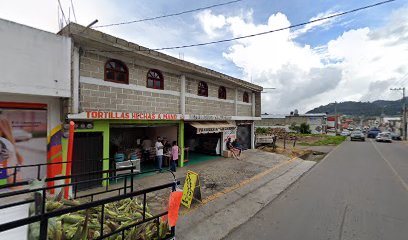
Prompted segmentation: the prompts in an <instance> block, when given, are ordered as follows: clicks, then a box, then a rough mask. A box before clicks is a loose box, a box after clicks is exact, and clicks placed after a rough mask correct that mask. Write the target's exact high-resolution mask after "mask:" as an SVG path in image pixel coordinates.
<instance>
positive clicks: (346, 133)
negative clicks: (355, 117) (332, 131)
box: [340, 130, 350, 136]
mask: <svg viewBox="0 0 408 240" xmlns="http://www.w3.org/2000/svg"><path fill="white" fill-rule="evenodd" d="M340 135H341V136H350V131H348V130H343V131H342V132H341V133H340Z"/></svg>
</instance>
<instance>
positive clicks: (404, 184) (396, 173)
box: [371, 141, 408, 192]
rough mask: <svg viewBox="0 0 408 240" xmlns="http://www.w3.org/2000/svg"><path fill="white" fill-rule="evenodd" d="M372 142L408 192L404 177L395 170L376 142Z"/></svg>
mask: <svg viewBox="0 0 408 240" xmlns="http://www.w3.org/2000/svg"><path fill="white" fill-rule="evenodd" d="M371 144H373V146H374V148H375V150H376V151H377V152H378V153H379V154H380V156H381V158H382V159H383V160H384V161H385V162H386V163H387V165H388V167H389V168H390V169H391V170H392V171H393V172H394V174H395V176H396V177H397V178H398V180H399V181H400V182H401V184H402V186H403V187H404V188H405V190H406V191H407V192H408V184H407V183H406V182H405V181H404V179H402V177H401V176H400V175H399V174H398V172H397V171H396V170H395V168H394V167H393V166H392V165H391V163H390V162H389V161H388V160H387V159H386V158H385V157H384V155H383V154H382V153H381V152H380V150H379V149H378V147H377V146H376V144H374V142H373V141H371Z"/></svg>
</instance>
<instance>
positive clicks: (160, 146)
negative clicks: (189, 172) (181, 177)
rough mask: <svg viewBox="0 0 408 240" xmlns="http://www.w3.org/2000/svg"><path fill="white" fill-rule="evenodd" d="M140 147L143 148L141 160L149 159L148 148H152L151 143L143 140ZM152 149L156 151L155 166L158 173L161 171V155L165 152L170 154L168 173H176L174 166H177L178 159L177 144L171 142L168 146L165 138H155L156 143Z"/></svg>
mask: <svg viewBox="0 0 408 240" xmlns="http://www.w3.org/2000/svg"><path fill="white" fill-rule="evenodd" d="M142 147H143V158H144V159H145V160H146V159H149V158H150V148H151V147H152V141H151V140H150V139H148V138H145V139H144V140H143V141H142ZM154 148H155V151H156V164H157V169H159V172H162V171H163V155H164V153H165V152H166V153H167V152H169V153H170V163H169V165H170V171H172V172H175V171H176V166H177V161H178V159H179V147H178V146H177V142H176V141H173V143H172V144H170V142H169V141H167V139H166V138H161V137H157V141H156V142H155V144H154Z"/></svg>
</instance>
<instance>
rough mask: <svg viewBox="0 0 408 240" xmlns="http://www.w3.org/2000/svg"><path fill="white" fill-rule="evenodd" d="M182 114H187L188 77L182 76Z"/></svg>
mask: <svg viewBox="0 0 408 240" xmlns="http://www.w3.org/2000/svg"><path fill="white" fill-rule="evenodd" d="M180 113H181V114H183V115H185V114H186V76H185V75H184V74H183V75H181V76H180Z"/></svg>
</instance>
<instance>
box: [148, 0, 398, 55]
mask: <svg viewBox="0 0 408 240" xmlns="http://www.w3.org/2000/svg"><path fill="white" fill-rule="evenodd" d="M394 1H396V0H387V1H382V2H378V3H375V4H371V5H367V6H364V7H360V8H356V9H352V10H349V11H345V12H341V13H336V14H333V15H330V16H327V17H322V18H318V19H315V20H310V21H307V22H302V23H298V24H294V25H290V26H288V27H283V28H278V29H274V30H270V31H266V32H260V33H255V34H250V35H246V36H241V37H235V38H230V39H223V40H218V41H212V42H206V43H198V44H190V45H183V46H176V47H164V48H156V49H152V50H155V51H161V50H170V49H180V48H190V47H197V46H205V45H210V44H215V43H223V42H231V41H235V40H240V39H245V38H250V37H256V36H260V35H265V34H269V33H274V32H279V31H283V30H287V29H292V28H296V27H300V26H304V25H307V24H310V23H315V22H320V21H323V20H327V19H331V18H335V17H339V16H343V15H346V14H350V13H353V12H358V11H361V10H365V9H368V8H372V7H376V6H379V5H383V4H386V3H390V2H394Z"/></svg>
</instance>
